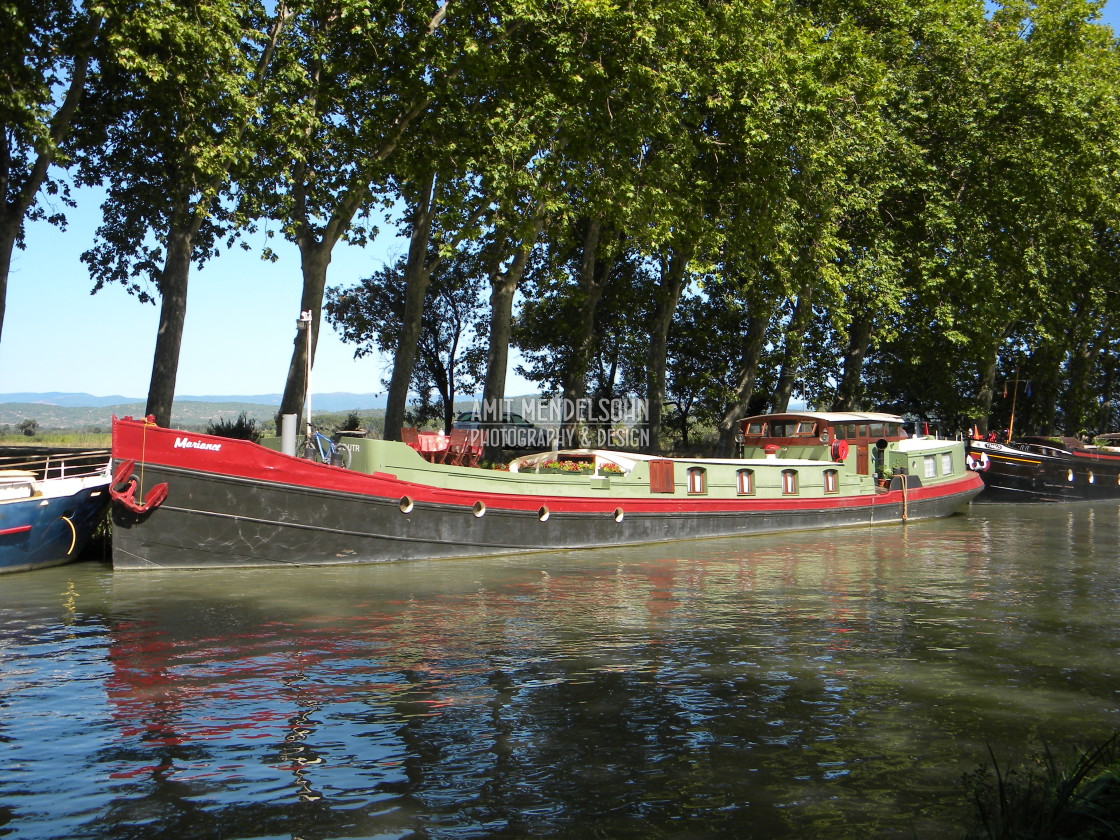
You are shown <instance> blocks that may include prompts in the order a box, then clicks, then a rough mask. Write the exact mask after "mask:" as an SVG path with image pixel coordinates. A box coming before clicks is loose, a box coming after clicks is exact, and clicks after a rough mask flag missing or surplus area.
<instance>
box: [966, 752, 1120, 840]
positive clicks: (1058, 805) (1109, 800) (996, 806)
mask: <svg viewBox="0 0 1120 840" xmlns="http://www.w3.org/2000/svg"><path fill="white" fill-rule="evenodd" d="M1117 738H1118V736H1116V735H1113V736H1112V737H1111V738H1109V739H1108V740H1107V741H1105V742H1104V743H1102V744H1100V745H1098V746H1096V747H1093V748H1089V749H1084V750H1080V751H1077V752H1076V753H1074V754H1072V755H1070V756H1062V757H1059V756H1057V755H1055V753H1054V752H1053V751H1052V750H1051V749H1050V747H1049V745H1044V748H1043V751H1042V753H1041V754H1040V755H1036V756H1035V757H1034V758H1033V759H1031V761H1030V762H1029V763H1027V764H1025V765H1023V766H1021V767H1015V766H1012V767H1001V766H1000V764H999V762H998V761H997V760H996V757H995V755H992V758H991V766H990V767H981V768H979V769H977V770H976V771H975V772H973V773H972V774H971V775H969V776H967V777H965V786H966V789H967V791H968V793H969V794H970V796H971V798H972V799H973V802H974V803H975V808H976V811H975V814H976V827H975V828H973V829H972V830H971V831H970V832H969V833H968V835H967V836H968V837H969V838H976V839H977V840H979V838H987V839H988V840H1059V839H1060V838H1078V839H1079V840H1105V838H1112V837H1117V836H1120V742H1118V740H1117Z"/></svg>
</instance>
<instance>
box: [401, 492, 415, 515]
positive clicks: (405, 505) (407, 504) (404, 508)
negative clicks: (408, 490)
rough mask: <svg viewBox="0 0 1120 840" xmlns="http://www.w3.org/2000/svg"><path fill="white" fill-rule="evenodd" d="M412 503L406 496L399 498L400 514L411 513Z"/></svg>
mask: <svg viewBox="0 0 1120 840" xmlns="http://www.w3.org/2000/svg"><path fill="white" fill-rule="evenodd" d="M414 506H415V505H414V503H413V501H412V499H411V498H409V497H408V496H401V513H412V508H413V507H414Z"/></svg>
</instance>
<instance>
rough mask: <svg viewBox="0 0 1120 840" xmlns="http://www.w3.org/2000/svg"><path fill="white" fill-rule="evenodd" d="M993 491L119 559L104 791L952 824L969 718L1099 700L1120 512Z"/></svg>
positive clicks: (1004, 736) (435, 829) (154, 796)
mask: <svg viewBox="0 0 1120 840" xmlns="http://www.w3.org/2000/svg"><path fill="white" fill-rule="evenodd" d="M1009 510H1010V511H1011V512H1012V513H1013V512H1014V511H1015V510H1017V509H1015V508H1011V509H1009ZM993 511H994V517H995V518H994V519H990V520H977V519H976V518H975V517H967V518H965V517H957V518H954V519H950V520H944V521H941V522H929V523H918V524H912V525H910V526H907V527H906V528H905V529H886V530H884V529H875V530H871V531H861V532H845V533H842V534H830V535H827V536H824V535H820V534H800V535H785V536H783V537H780V538H777V537H756V538H751V539H749V540H713V541H705V542H703V543H697V544H692V543H690V544H684V545H679V544H678V545H672V546H657V547H645V548H631V549H616V550H611V551H606V550H592V551H587V552H581V553H579V554H578V555H572V554H570V553H557V554H549V555H535V556H520V557H504V558H489V559H480V560H472V561H469V562H468V561H415V562H413V563H406V564H386V565H379V566H364V567H346V568H329V569H323V568H317V569H289V570H283V571H278V572H277V573H275V574H273V575H269V576H268V580H267V581H262V579H261V576H260V573H259V571H253V570H215V571H205V572H198V573H196V574H191V575H183V574H182V573H176V572H153V573H150V574H144V575H128V574H120V573H117V574H114V575H113V576H112V578H111V581H110V582H109V588H110V593H111V601H112V603H111V605H110V606H109V607H108V608H107V613H108V614H109V615H110V616H111V619H110V620H109V621H108V624H107V626H108V652H107V653H108V663H109V665H110V671H109V673H108V675H107V676H106V677H105V688H106V693H107V697H108V703H109V706H108V708H109V709H110V710H111V719H112V723H111V727H112V728H111V740H112V745H111V746H107V747H105V748H103V749H101V750H100V752H99V753H98V755H97V757H96V759H95V760H96V762H97V765H98V769H99V770H100V771H105V770H108V771H109V778H110V790H111V796H112V802H111V805H110V807H108V808H107V809H106V810H105V812H104V813H103V814H102V817H101V819H102V820H104V822H105V824H107V825H114V826H119V829H116V831H118V832H119V835H120V836H126V835H127V832H128V830H129V827H131V828H132V829H133V830H135V829H137V828H138V827H140V826H151V825H153V824H154V825H157V826H159V827H160V828H162V829H167V830H170V827H171V826H175V825H180V826H182V827H183V828H184V829H186V828H189V830H190V833H191V835H192V836H221V837H260V836H279V835H282V836H288V835H292V834H299V835H300V836H367V837H368V836H390V837H419V836H425V837H448V838H450V837H456V838H458V837H489V836H498V835H500V836H572V837H577V836H587V835H588V834H589V833H590V832H592V831H593V830H594V831H598V832H600V833H601V834H602V835H603V836H643V837H648V836H656V835H657V833H658V832H661V833H668V834H673V833H674V832H679V831H680V830H682V828H684V827H687V828H688V830H690V831H695V832H700V833H702V832H708V833H717V834H722V835H723V836H746V835H752V836H765V837H795V836H807V834H811V835H813V836H825V835H826V834H828V833H829V832H834V833H835V834H836V836H841V835H843V836H848V833H850V832H851V831H853V830H854V828H853V827H863V829H864V830H872V829H871V826H874V829H873V833H874V834H876V836H912V834H913V833H917V834H918V835H919V836H946V835H947V834H953V833H955V832H956V831H957V830H958V829H959V827H960V826H961V819H962V814H964V813H966V812H967V805H966V804H964V803H963V800H961V799H958V798H957V797H958V796H959V780H960V776H961V774H962V773H963V772H965V771H968V770H971V769H973V768H974V767H975V766H977V765H978V764H979V763H982V762H983V761H984V760H985V758H986V755H987V746H986V745H987V744H989V743H990V744H992V745H993V747H994V748H995V749H996V750H997V752H998V751H1000V750H1003V749H1005V748H1006V747H1007V746H1008V745H1012V746H1013V747H1014V748H1015V749H1016V750H1021V749H1022V748H1023V744H1024V743H1025V742H1026V740H1027V737H1026V734H1027V732H1033V731H1036V730H1037V731H1042V732H1045V733H1046V734H1047V736H1048V737H1049V738H1051V739H1052V740H1054V741H1061V740H1062V739H1063V737H1065V736H1070V737H1075V738H1078V739H1082V740H1083V739H1086V738H1092V737H1093V736H1094V735H1095V734H1097V733H1101V732H1105V731H1107V730H1108V727H1109V725H1110V722H1111V721H1112V715H1113V714H1114V707H1115V704H1114V695H1113V693H1112V692H1113V689H1114V686H1112V685H1111V684H1110V680H1109V678H1108V677H1107V676H1105V675H1107V674H1108V673H1110V672H1109V669H1108V668H1107V667H1104V662H1105V660H1106V659H1107V657H1108V656H1110V655H1111V654H1110V653H1109V651H1111V650H1114V649H1115V645H1116V643H1117V642H1120V639H1118V638H1117V635H1118V633H1117V622H1116V620H1115V615H1116V614H1117V611H1115V610H1113V611H1112V613H1110V614H1111V615H1112V618H1110V619H1107V620H1104V615H1103V614H1101V613H1100V612H1099V606H1097V607H1094V606H1093V604H1092V603H1091V602H1093V601H1094V599H1096V598H1098V597H1099V596H1100V594H1101V593H1102V592H1103V593H1109V592H1111V593H1113V596H1109V597H1120V596H1118V595H1117V593H1120V584H1118V575H1117V572H1116V569H1115V563H1114V562H1112V560H1108V561H1106V559H1105V557H1104V555H1105V554H1106V553H1107V551H1106V546H1105V544H1104V543H1103V542H1101V541H1100V540H1102V539H1104V538H1105V537H1106V534H1105V533H1104V532H1107V533H1111V534H1112V536H1113V538H1114V537H1115V535H1116V533H1117V530H1118V529H1117V519H1118V516H1120V515H1118V513H1117V511H1116V510H1113V509H1109V510H1101V511H1094V513H1096V514H1098V519H1097V520H1096V521H1095V522H1094V527H1095V530H1096V531H1097V533H1098V538H1097V541H1096V542H1088V543H1086V542H1084V528H1083V526H1084V523H1083V522H1081V521H1080V519H1078V518H1077V517H1078V515H1079V514H1080V512H1081V511H1074V512H1073V515H1074V517H1075V521H1074V522H1073V524H1072V525H1070V527H1069V528H1067V527H1066V526H1067V523H1066V522H1065V521H1064V520H1063V521H1062V522H1058V521H1055V522H1049V521H1048V522H1047V523H1046V524H1045V527H1042V528H1038V527H1033V528H1025V527H1023V525H1024V523H1023V522H1022V521H1021V520H1018V519H1015V518H1014V517H1011V516H1007V515H1006V511H1001V510H999V509H993ZM1001 517H1002V518H1001ZM1071 529H1072V530H1071ZM1054 556H1063V557H1074V558H1077V559H1076V560H1071V561H1069V562H1067V563H1066V564H1065V565H1064V566H1063V565H1060V564H1054V563H1053V562H1050V561H1049V560H1044V559H1043V558H1052V557H1054ZM577 558H578V559H577ZM1112 559H1113V560H1114V558H1112ZM1074 564H1075V565H1076V568H1074ZM1075 582H1076V585H1071V584H1074V583H1075ZM1089 588H1092V589H1093V590H1095V594H1094V595H1093V596H1092V597H1090V595H1089V594H1088V589H1089ZM1114 606H1115V605H1114ZM1055 611H1057V612H1055ZM1059 613H1060V615H1061V616H1062V618H1061V622H1062V627H1063V631H1062V633H1050V632H1048V631H1047V629H1046V628H1047V627H1048V626H1049V625H1048V622H1049V621H1051V619H1049V618H1047V616H1056V615H1058V614H1059ZM1079 616H1080V617H1083V618H1084V621H1082V620H1081V619H1079V618H1078V617H1079ZM1094 616H1095V618H1094ZM1075 652H1076V655H1075ZM106 734H110V733H106ZM915 756H918V757H920V760H919V761H917V762H915V761H914V757H915ZM900 766H905V767H906V771H905V772H904V773H900V772H899V768H900ZM0 785H2V783H0ZM2 793H3V788H2V787H0V794H2ZM153 821H154V823H153ZM110 834H111V833H110Z"/></svg>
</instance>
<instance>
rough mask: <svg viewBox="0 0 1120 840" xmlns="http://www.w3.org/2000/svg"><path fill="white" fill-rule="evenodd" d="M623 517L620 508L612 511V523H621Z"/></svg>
mask: <svg viewBox="0 0 1120 840" xmlns="http://www.w3.org/2000/svg"><path fill="white" fill-rule="evenodd" d="M625 515H626V514H624V513H623V512H622V508H615V509H614V521H615V522H621V521H622V517H623V516H625Z"/></svg>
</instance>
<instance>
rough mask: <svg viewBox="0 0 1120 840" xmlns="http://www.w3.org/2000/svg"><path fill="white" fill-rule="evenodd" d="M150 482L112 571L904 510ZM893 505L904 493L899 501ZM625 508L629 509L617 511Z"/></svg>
mask: <svg viewBox="0 0 1120 840" xmlns="http://www.w3.org/2000/svg"><path fill="white" fill-rule="evenodd" d="M145 480H146V482H149V483H151V484H155V483H157V482H168V483H170V484H171V485H172V486H173V487H174V488H175V498H174V499H168V501H167V502H166V503H164V504H163V505H161V506H160V507H159V508H158V509H155V510H153V511H151V512H149V513H147V514H144V515H136V514H134V513H132V512H131V511H129V510H127V509H126V508H123V507H121V506H117V505H115V506H114V511H113V565H114V568H116V569H153V568H182V569H198V568H228V567H252V566H264V567H269V566H271V567H275V566H303V565H338V564H353V563H377V562H387V561H394V560H412V559H432V558H451V557H471V556H480V555H494V554H514V553H524V552H534V551H552V550H557V549H575V548H602V547H604V546H612V545H619V546H622V545H635V544H643V543H657V542H669V541H675V540H692V539H703V538H709V537H729V536H748V535H752V534H765V533H775V532H782V531H799V530H811V529H820V528H833V527H843V526H856V525H874V524H885V523H891V522H894V523H897V522H900V521H901V520H902V518H903V505H902V504H901V503H896V502H887V501H886V500H885V499H884V500H883V502H882V503H880V504H874V503H868V500H863V502H862V503H861V502H855V503H853V504H852V505H851V506H837V507H832V508H828V509H820V508H812V509H806V508H800V509H794V508H789V507H785V508H782V507H780V506H777V505H776V507H775V509H773V510H756V511H751V512H749V513H748V512H743V511H695V510H693V511H678V512H664V511H662V512H656V513H641V512H632V513H631V512H626V513H625V514H624V515H623V516H622V517H621V520H620V521H619V520H618V519H616V516H615V515H614V514H613V513H611V512H588V513H563V514H559V513H552V514H550V515H549V516H548V517H547V519H546V520H545V521H541V519H540V517H539V515H538V513H537V512H534V511H515V510H502V509H496V508H495V509H492V510H487V511H486V512H485V513H484V514H483V515H481V516H476V515H474V513H473V512H472V510H471V509H470V508H464V507H463V506H461V505H442V504H430V503H429V504H425V503H421V502H417V503H416V504H415V505H414V506H413V507H412V508H411V509H410V510H409V512H408V513H403V512H402V511H401V508H400V502H399V500H398V499H388V498H382V497H376V496H358V495H353V494H348V493H342V492H337V491H331V490H324V489H316V488H309V487H303V486H294V485H285V484H279V483H274V482H267V481H261V480H257V479H245V478H235V477H230V476H225V475H220V474H213V473H202V472H197V471H191V470H180V469H176V468H170V467H161V466H159V465H156V464H151V463H149V464H148V465H147V467H146V476H145ZM976 492H977V491H976V490H972V489H970V490H968V491H966V492H959V493H953V494H945V495H939V496H935V497H931V498H923V499H914V498H911V499H909V500H908V503H907V505H906V511H905V513H906V518H907V519H908V520H915V519H926V518H937V517H944V516H948V515H950V514H952V513H954V512H955V511H957V510H958V509H960V508H962V507H963V506H965V505H966V504H967V503H968V502H969V501H970V500H971V499H972V497H973V496H974V495H975V494H976ZM895 495H896V496H897V494H895ZM620 504H621V505H622V506H623V507H625V502H624V501H620Z"/></svg>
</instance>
